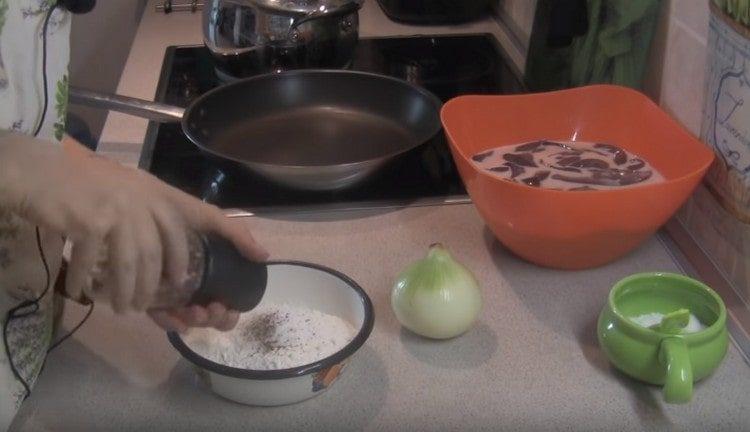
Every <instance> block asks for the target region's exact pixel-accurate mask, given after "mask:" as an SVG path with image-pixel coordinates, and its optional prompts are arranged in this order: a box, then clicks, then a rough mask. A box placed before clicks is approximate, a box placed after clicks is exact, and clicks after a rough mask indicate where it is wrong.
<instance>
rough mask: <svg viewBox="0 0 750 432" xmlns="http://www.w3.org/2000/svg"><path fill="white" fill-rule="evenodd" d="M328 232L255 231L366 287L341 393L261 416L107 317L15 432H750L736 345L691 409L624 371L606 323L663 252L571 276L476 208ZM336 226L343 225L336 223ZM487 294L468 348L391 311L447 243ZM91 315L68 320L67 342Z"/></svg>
mask: <svg viewBox="0 0 750 432" xmlns="http://www.w3.org/2000/svg"><path fill="white" fill-rule="evenodd" d="M325 219H327V220H326V221H321V220H311V219H310V218H308V220H282V219H264V218H247V222H248V224H250V226H251V228H252V230H253V232H254V233H255V235H256V236H257V238H258V239H259V240H260V241H261V242H262V243H263V244H265V245H267V246H268V247H269V248H270V249H271V251H272V254H273V256H274V257H277V258H291V259H299V260H308V261H313V262H318V263H321V264H324V265H328V266H331V267H333V268H336V269H338V270H340V271H342V272H344V273H345V274H347V275H349V276H350V277H352V278H353V279H354V280H356V281H357V282H359V284H360V285H361V286H362V287H363V288H364V289H365V290H366V291H367V293H368V294H369V295H370V297H371V298H372V301H373V303H374V307H375V315H376V321H375V328H374V330H373V333H372V335H371V337H370V339H369V340H368V342H367V344H366V345H365V346H364V347H363V348H362V349H361V350H360V351H359V352H358V353H357V354H356V357H355V358H354V359H353V361H352V362H351V364H350V365H349V367H348V369H347V370H346V372H345V374H344V375H342V377H341V379H340V380H339V381H338V382H337V383H336V384H334V386H332V387H331V388H330V389H329V391H328V392H327V393H324V394H322V395H320V396H318V397H316V398H314V399H311V400H308V401H306V402H303V403H301V404H297V405H292V406H287V407H279V408H254V407H248V406H243V405H239V404H236V403H232V402H228V401H226V400H223V399H220V398H218V397H216V396H214V395H212V394H211V393H209V392H208V391H206V389H205V388H203V387H202V385H200V384H199V383H198V382H197V381H196V379H195V377H194V375H193V372H192V370H191V368H190V367H189V363H187V362H186V361H185V360H182V359H181V358H180V356H179V354H178V353H177V352H176V351H175V350H173V349H172V347H171V346H170V345H169V343H168V342H167V339H166V337H165V335H164V333H163V332H161V331H159V330H158V329H157V328H156V326H155V325H153V324H152V323H150V322H149V321H148V320H147V319H146V318H144V317H142V316H136V315H133V316H126V317H124V318H119V317H114V316H113V315H112V313H111V312H110V310H109V308H108V307H106V306H99V307H97V308H96V309H95V312H94V314H93V316H92V317H91V319H90V321H89V322H88V323H86V325H85V326H83V327H82V328H81V330H80V331H79V332H78V333H77V334H76V335H75V336H74V337H73V338H72V340H69V341H68V342H66V343H64V344H63V345H61V346H60V348H58V349H57V350H56V351H53V352H52V353H51V354H50V356H49V358H48V360H47V365H46V367H45V370H44V371H43V373H42V375H41V377H40V379H39V382H38V384H37V386H36V388H35V389H34V393H33V394H32V395H31V397H30V398H29V399H28V400H27V401H26V402H25V403H24V405H23V406H22V407H21V410H20V412H19V414H18V416H17V418H16V421H15V422H14V423H13V426H12V428H11V429H12V430H16V431H23V430H29V431H31V430H34V431H44V430H90V429H95V430H159V431H162V430H165V431H166V430H176V431H178V430H179V431H192V430H227V431H230V430H263V431H266V430H312V431H317V430H320V431H337V430H365V431H390V430H409V431H418V430H425V431H427V430H430V431H442V430H456V431H478V430H530V431H537V430H561V431H563V430H568V431H587V430H592V431H594V430H597V431H602V430H617V431H628V430H633V431H636V430H660V431H662V430H695V431H709V430H722V431H740V430H745V431H747V430H748V429H749V428H750V410H748V409H747V408H748V407H749V406H750V392H749V391H748V390H749V389H750V367H748V365H747V364H745V363H744V361H743V359H742V358H741V356H740V354H739V353H738V351H737V349H736V348H735V347H734V346H731V347H730V350H729V353H728V355H727V357H726V359H725V360H724V362H723V364H722V365H721V366H720V367H719V369H718V370H717V371H716V373H715V374H714V375H713V376H711V377H709V378H707V379H706V380H705V381H703V382H701V383H699V384H698V385H697V386H696V391H695V395H694V399H693V401H692V402H691V403H690V404H689V405H681V406H671V405H667V404H664V403H663V401H662V398H661V393H660V390H659V389H658V388H655V387H651V386H646V385H643V384H640V383H638V382H636V381H633V380H631V379H629V378H626V377H624V376H623V375H622V374H620V373H618V372H616V371H615V370H613V369H612V367H610V365H609V363H608V362H607V360H606V358H605V357H604V354H603V353H602V351H601V350H600V349H599V347H598V344H597V342H596V335H595V323H596V319H597V316H598V313H599V311H600V309H601V307H602V306H603V305H604V303H605V301H606V297H607V293H608V291H609V289H610V287H611V286H612V285H613V283H614V282H615V281H617V280H618V279H620V278H622V277H624V276H626V275H628V274H631V273H633V272H637V271H651V270H660V271H676V270H677V268H676V267H675V264H674V263H673V261H672V259H671V257H670V255H669V254H668V253H667V252H666V250H665V249H664V246H662V244H661V243H660V242H659V240H658V239H657V238H656V237H655V238H652V239H651V240H650V241H648V242H647V243H646V244H645V245H643V247H641V248H640V249H638V250H637V251H635V252H634V253H632V254H630V255H628V256H627V257H625V258H623V259H621V260H619V261H617V262H615V263H613V264H611V265H608V266H605V267H602V268H599V269H595V270H588V271H577V272H561V271H555V270H548V269H543V268H540V267H537V266H534V265H531V264H528V263H526V262H523V261H521V260H520V259H518V258H516V257H515V256H513V255H511V254H510V253H509V252H508V251H507V250H505V249H504V248H503V247H502V246H500V244H499V243H498V242H497V241H495V240H494V239H493V237H492V235H491V234H489V232H488V231H487V229H486V228H485V226H484V224H483V223H482V221H481V219H480V217H479V216H478V214H477V213H476V211H475V210H474V207H473V206H471V205H452V206H439V207H422V208H408V209H402V210H398V211H393V212H388V213H380V214H369V215H363V214H360V213H339V214H329V215H327V217H326V218H325ZM336 219H338V220H336ZM436 241H439V242H442V243H444V244H445V245H447V246H448V247H449V248H450V250H451V251H452V252H453V254H454V255H455V257H456V258H457V259H458V260H460V261H462V262H464V263H465V264H466V265H467V266H468V267H469V268H470V269H471V270H472V271H473V272H474V274H475V275H476V277H477V279H478V280H479V281H480V284H481V287H482V292H483V297H484V309H483V311H482V314H481V318H480V320H479V322H478V323H477V325H476V327H474V328H473V329H472V330H471V331H470V332H469V333H467V334H465V335H463V336H461V337H459V338H457V339H454V340H450V341H446V342H435V341H427V340H424V339H421V338H418V337H415V336H413V335H412V334H411V333H409V332H407V331H404V330H402V329H401V327H400V325H399V324H398V322H397V321H396V319H395V317H394V315H393V313H392V312H391V309H390V303H389V294H390V288H391V284H392V283H393V280H394V277H395V275H396V274H397V273H398V271H399V270H401V269H402V268H403V267H404V265H406V264H407V263H409V262H411V261H413V260H416V259H418V258H421V257H422V256H423V255H424V253H425V252H426V250H427V246H428V245H429V244H431V243H433V242H436ZM82 312H83V311H82V310H81V308H78V307H68V308H66V313H65V317H64V322H65V326H66V328H70V327H71V326H72V325H74V324H75V323H76V322H77V321H78V320H79V319H80V316H81V314H82Z"/></svg>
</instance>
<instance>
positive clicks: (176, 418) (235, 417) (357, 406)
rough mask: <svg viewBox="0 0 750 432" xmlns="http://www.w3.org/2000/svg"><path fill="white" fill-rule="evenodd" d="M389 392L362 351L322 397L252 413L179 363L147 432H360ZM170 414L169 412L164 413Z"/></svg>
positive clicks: (381, 367) (374, 358)
mask: <svg viewBox="0 0 750 432" xmlns="http://www.w3.org/2000/svg"><path fill="white" fill-rule="evenodd" d="M388 390H389V380H388V375H387V371H386V367H385V364H384V363H383V359H382V358H381V357H380V355H379V354H378V353H377V352H376V351H375V350H373V349H372V348H371V347H370V346H368V345H365V346H363V347H362V348H361V349H360V351H358V352H357V353H356V354H355V356H354V357H353V358H352V359H351V361H350V362H349V364H348V365H347V367H346V369H345V370H344V372H343V373H342V375H341V377H340V378H339V379H338V380H337V381H336V383H335V384H334V385H333V386H331V388H330V389H328V390H327V391H326V392H325V393H323V394H320V395H318V396H315V397H314V398H312V399H308V400H306V401H303V402H300V403H297V404H293V405H287V406H280V407H253V406H248V405H242V404H239V403H236V402H233V401H229V400H226V399H223V398H221V397H220V396H217V395H215V394H213V393H211V391H210V390H209V389H208V388H207V386H206V385H205V384H204V383H203V382H202V381H201V380H200V379H198V377H197V375H196V374H195V372H194V371H193V366H192V365H191V364H190V363H189V362H188V361H187V360H184V359H181V360H180V361H179V362H178V363H177V364H176V365H175V367H174V369H173V370H172V373H171V375H170V377H169V379H168V380H167V381H166V382H165V383H164V384H163V386H162V388H161V391H162V395H163V398H162V403H161V404H162V406H163V407H164V408H166V410H165V411H163V412H162V414H161V415H160V416H159V417H158V418H155V419H153V421H152V422H151V423H149V425H150V426H149V428H150V429H151V430H166V429H170V430H227V431H229V430H337V429H338V428H340V427H341V425H342V424H346V425H347V426H346V427H347V429H348V430H363V429H366V427H367V425H368V424H369V423H370V422H371V421H372V420H373V419H374V418H375V417H377V415H378V413H379V412H380V410H381V409H382V408H383V406H384V404H385V400H386V395H387V393H388ZM168 411H169V412H168Z"/></svg>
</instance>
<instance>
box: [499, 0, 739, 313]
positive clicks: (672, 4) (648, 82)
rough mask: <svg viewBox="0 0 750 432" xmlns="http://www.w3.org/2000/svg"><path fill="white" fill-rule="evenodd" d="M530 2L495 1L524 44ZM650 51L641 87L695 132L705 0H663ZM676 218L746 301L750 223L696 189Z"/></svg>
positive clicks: (703, 55)
mask: <svg viewBox="0 0 750 432" xmlns="http://www.w3.org/2000/svg"><path fill="white" fill-rule="evenodd" d="M535 7H536V1H535V0H498V4H497V15H498V18H499V19H500V20H501V21H502V22H503V23H505V24H506V25H508V27H509V28H510V30H511V31H512V32H513V33H514V34H515V35H516V38H517V41H518V43H519V44H522V45H523V44H525V45H524V48H527V47H528V39H529V35H530V33H531V29H532V24H533V16H534V10H535ZM662 8H663V9H662V13H661V16H660V22H659V24H658V27H657V30H656V33H655V35H654V41H653V45H652V50H651V54H650V60H649V62H650V64H649V68H648V72H647V76H646V78H645V85H644V89H645V91H646V93H648V94H649V95H650V96H651V97H652V98H653V99H654V100H655V101H657V102H658V103H659V104H660V105H661V106H662V107H663V108H664V110H665V111H667V112H668V113H669V114H671V115H672V116H673V117H674V118H676V119H677V120H679V121H680V122H681V123H682V124H683V125H684V126H685V128H686V129H688V130H689V131H690V132H692V133H693V134H694V135H696V136H700V129H701V119H702V108H703V100H704V91H705V88H704V82H705V75H706V74H705V71H706V50H707V48H706V46H707V37H708V19H709V6H708V0H665V1H662ZM678 218H679V219H680V220H681V221H682V222H683V224H684V225H685V226H686V228H687V229H688V230H689V231H690V233H691V234H692V235H693V237H694V238H695V239H696V241H698V243H699V244H700V245H701V247H702V248H703V249H704V251H705V252H706V253H707V254H708V255H709V256H710V257H711V258H712V260H713V261H714V262H715V263H716V265H717V267H719V268H720V270H721V271H722V272H723V273H724V274H725V276H726V277H727V279H729V280H730V281H731V282H732V283H733V285H734V286H735V288H736V289H737V290H738V291H740V294H741V295H743V296H744V299H745V301H746V304H750V225H746V224H743V223H741V222H739V221H738V220H737V219H735V218H734V217H733V216H731V215H730V214H729V213H727V212H726V211H725V210H724V209H723V207H721V205H720V204H719V203H718V202H717V201H716V200H715V199H714V197H713V195H711V193H710V192H708V190H707V189H706V188H705V187H702V186H701V187H700V188H699V189H698V190H697V191H696V193H695V194H694V196H693V197H692V198H691V199H690V200H689V202H688V203H687V204H686V205H685V206H684V208H683V209H682V210H681V211H680V212H679V214H678Z"/></svg>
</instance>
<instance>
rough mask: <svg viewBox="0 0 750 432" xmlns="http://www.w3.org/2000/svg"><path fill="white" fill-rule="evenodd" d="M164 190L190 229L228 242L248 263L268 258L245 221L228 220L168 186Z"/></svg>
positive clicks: (220, 212)
mask: <svg viewBox="0 0 750 432" xmlns="http://www.w3.org/2000/svg"><path fill="white" fill-rule="evenodd" d="M165 191H166V192H165V193H166V197H167V198H168V200H169V202H171V203H172V204H174V205H175V206H176V207H177V208H178V209H179V211H180V213H181V214H182V215H183V217H184V218H185V221H186V222H187V223H188V226H189V228H191V229H194V230H196V231H199V232H211V233H215V234H218V235H220V236H222V237H224V238H226V239H227V240H230V241H231V242H232V243H233V244H234V246H235V247H236V248H237V250H238V251H239V252H240V253H241V254H242V255H243V256H245V257H246V258H247V259H249V260H253V261H265V260H267V259H268V256H269V254H268V252H267V251H266V250H265V249H264V248H263V247H262V246H260V245H259V244H258V243H257V242H256V241H255V239H254V238H253V236H252V235H251V234H250V230H249V229H248V227H247V225H246V221H243V220H241V219H239V218H237V219H233V218H229V217H227V216H226V215H224V213H222V211H221V210H220V209H219V208H218V207H216V206H213V205H209V204H206V203H204V202H202V201H200V200H198V199H196V198H195V197H192V196H190V195H188V194H185V193H183V192H181V191H179V190H177V189H174V188H172V187H171V186H170V187H167V188H165Z"/></svg>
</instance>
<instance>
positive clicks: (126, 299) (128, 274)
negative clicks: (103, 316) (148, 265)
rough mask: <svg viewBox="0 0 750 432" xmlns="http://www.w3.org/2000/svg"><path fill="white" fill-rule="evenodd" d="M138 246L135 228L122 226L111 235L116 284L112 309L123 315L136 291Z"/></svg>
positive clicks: (111, 262) (112, 272)
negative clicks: (134, 235) (134, 234)
mask: <svg viewBox="0 0 750 432" xmlns="http://www.w3.org/2000/svg"><path fill="white" fill-rule="evenodd" d="M136 250H137V249H136V244H135V239H134V237H133V227H132V226H131V225H129V224H120V225H118V226H117V227H116V228H115V229H114V231H113V232H112V233H111V240H110V257H111V259H110V262H109V266H110V272H111V274H112V280H111V281H110V282H112V283H114V286H113V292H112V309H114V311H115V312H117V313H123V312H125V311H126V310H127V308H128V305H130V304H131V301H132V299H133V294H134V290H135V281H136V275H137V271H138V267H137V259H138V256H137V253H136Z"/></svg>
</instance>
